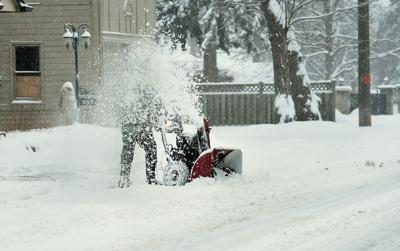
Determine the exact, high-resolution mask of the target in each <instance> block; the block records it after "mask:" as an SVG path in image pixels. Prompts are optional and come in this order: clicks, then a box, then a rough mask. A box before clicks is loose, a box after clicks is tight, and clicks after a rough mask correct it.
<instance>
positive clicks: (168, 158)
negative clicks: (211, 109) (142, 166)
mask: <svg viewBox="0 0 400 251" xmlns="http://www.w3.org/2000/svg"><path fill="white" fill-rule="evenodd" d="M168 124H169V126H165V125H168ZM165 125H164V126H162V129H161V138H162V142H163V147H164V150H165V153H164V155H165V156H164V157H163V160H162V161H161V162H162V163H161V170H160V171H161V173H159V174H158V179H159V181H160V182H161V183H162V184H163V185H167V186H176V185H184V184H186V183H187V182H190V181H192V180H194V179H196V178H199V177H211V178H212V177H215V176H218V175H224V176H229V175H230V174H231V173H238V174H241V173H242V151H241V150H239V149H231V148H212V147H211V144H210V131H211V128H210V126H209V120H208V119H206V118H205V119H203V126H201V127H199V128H196V127H195V126H193V125H183V124H182V122H181V120H180V119H178V120H174V121H173V122H170V121H167V122H166V123H165ZM167 133H174V134H175V135H176V136H175V141H176V142H175V143H176V146H173V145H172V144H168V142H167V137H166V134H167ZM160 176H161V177H160Z"/></svg>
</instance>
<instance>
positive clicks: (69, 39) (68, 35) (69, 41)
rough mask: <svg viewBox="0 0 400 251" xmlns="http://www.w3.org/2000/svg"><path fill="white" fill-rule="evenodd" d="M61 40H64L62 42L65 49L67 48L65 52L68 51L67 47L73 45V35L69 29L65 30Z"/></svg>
mask: <svg viewBox="0 0 400 251" xmlns="http://www.w3.org/2000/svg"><path fill="white" fill-rule="evenodd" d="M63 38H64V41H65V47H67V50H68V49H69V47H70V46H71V45H72V43H73V38H74V35H73V34H72V32H71V31H70V30H69V29H65V33H64V35H63Z"/></svg>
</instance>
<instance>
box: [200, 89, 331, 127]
mask: <svg viewBox="0 0 400 251" xmlns="http://www.w3.org/2000/svg"><path fill="white" fill-rule="evenodd" d="M195 90H196V91H197V92H198V94H199V97H200V101H201V103H202V107H203V113H204V114H205V115H206V116H208V117H209V118H210V120H211V123H212V125H215V126H231V125H255V124H273V123H276V122H277V118H276V115H275V112H274V99H275V94H274V85H273V84H265V83H259V84H231V83H212V84H211V83H206V84H197V85H196V86H195ZM311 90H312V91H313V92H314V93H315V94H317V95H318V96H319V97H320V99H321V103H320V106H319V108H320V112H321V117H322V119H323V120H326V121H335V108H336V105H335V82H334V81H319V82H312V83H311Z"/></svg>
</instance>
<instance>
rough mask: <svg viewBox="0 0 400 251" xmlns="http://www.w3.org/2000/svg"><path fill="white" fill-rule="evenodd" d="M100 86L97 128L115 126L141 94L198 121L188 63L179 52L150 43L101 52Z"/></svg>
mask: <svg viewBox="0 0 400 251" xmlns="http://www.w3.org/2000/svg"><path fill="white" fill-rule="evenodd" d="M105 58H106V60H105V67H104V79H103V84H102V85H101V86H99V88H98V97H99V98H98V103H97V107H96V111H95V118H96V121H97V122H98V123H99V124H102V125H106V126H117V123H116V122H117V121H119V119H120V117H121V116H122V114H123V112H121V111H123V110H124V107H127V106H132V105H133V106H134V105H135V103H136V102H137V100H138V99H139V96H140V93H141V91H143V90H153V91H154V92H155V93H156V95H157V96H158V97H159V98H161V100H162V101H163V103H164V105H165V107H166V109H167V110H169V111H172V110H176V109H178V110H180V111H181V112H182V113H183V114H184V115H187V116H188V117H190V118H191V119H193V120H195V121H200V119H199V118H200V116H199V115H200V114H199V105H198V103H197V101H198V98H197V96H196V95H195V94H193V93H192V92H191V86H192V85H191V81H190V80H189V77H188V76H189V73H190V71H191V63H190V62H189V61H190V59H189V58H188V56H187V55H186V54H184V53H182V52H179V51H176V52H171V51H170V50H168V49H163V48H160V47H156V46H155V45H154V44H153V43H151V42H143V41H141V42H139V41H137V42H133V43H132V44H131V45H129V46H126V47H120V48H112V49H108V51H105Z"/></svg>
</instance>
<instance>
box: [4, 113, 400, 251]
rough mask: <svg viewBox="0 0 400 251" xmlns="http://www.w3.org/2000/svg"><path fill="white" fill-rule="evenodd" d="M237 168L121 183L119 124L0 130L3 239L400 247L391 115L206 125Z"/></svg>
mask: <svg viewBox="0 0 400 251" xmlns="http://www.w3.org/2000/svg"><path fill="white" fill-rule="evenodd" d="M212 133H213V139H212V140H213V141H214V143H215V145H224V146H230V147H238V148H241V149H242V150H243V156H244V165H243V170H244V174H243V176H235V177H232V178H229V179H217V180H213V179H200V180H197V181H195V182H193V183H191V184H187V185H186V186H184V187H163V186H149V185H146V184H145V183H144V181H145V177H144V173H145V171H144V157H143V152H142V150H140V149H138V150H137V151H136V156H135V166H136V168H135V169H134V170H133V173H132V178H133V186H132V187H131V188H129V189H125V190H120V189H118V188H115V185H116V184H117V181H118V172H119V165H118V162H119V154H120V148H121V143H120V134H119V131H118V130H117V129H110V128H100V127H96V126H89V125H74V126H72V127H64V128H55V129H52V130H43V131H35V132H27V133H11V134H8V136H7V138H2V139H0V250H2V251H6V250H40V251H43V250H52V251H54V250H66V251H67V250H68V251H70V250H96V251H98V250H104V251H110V250H135V251H136V250H208V251H210V250H341V251H342V250H379V251H381V250H400V136H399V135H400V115H395V116H379V117H373V127H371V128H358V127H357V114H353V115H350V116H342V115H338V123H330V122H309V123H291V124H286V125H260V126H248V127H219V128H214V129H213V131H212Z"/></svg>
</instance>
